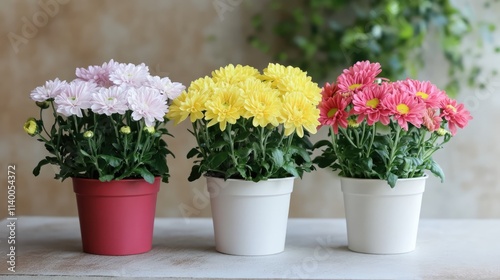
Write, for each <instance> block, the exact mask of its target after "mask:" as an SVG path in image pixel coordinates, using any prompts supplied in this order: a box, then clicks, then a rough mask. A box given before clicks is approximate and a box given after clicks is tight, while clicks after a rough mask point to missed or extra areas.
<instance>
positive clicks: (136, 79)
mask: <svg viewBox="0 0 500 280" xmlns="http://www.w3.org/2000/svg"><path fill="white" fill-rule="evenodd" d="M148 76H149V68H148V67H147V66H146V65H145V64H144V63H141V64H139V65H134V64H132V63H129V64H124V63H122V64H120V65H118V66H117V67H116V68H115V70H114V71H113V72H111V73H110V75H109V79H110V80H111V81H112V82H113V83H115V84H116V85H119V86H126V87H136V88H139V87H141V86H143V85H146V82H147V80H148Z"/></svg>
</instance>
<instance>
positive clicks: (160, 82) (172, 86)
mask: <svg viewBox="0 0 500 280" xmlns="http://www.w3.org/2000/svg"><path fill="white" fill-rule="evenodd" d="M148 85H149V86H150V87H152V88H155V89H157V90H159V91H160V92H161V93H162V94H165V95H166V96H167V97H168V99H170V100H173V99H175V98H177V96H179V95H180V94H181V93H182V91H184V90H185V89H186V87H185V86H184V85H183V84H181V83H177V82H173V83H172V81H170V79H169V78H167V77H164V78H160V77H158V76H148Z"/></svg>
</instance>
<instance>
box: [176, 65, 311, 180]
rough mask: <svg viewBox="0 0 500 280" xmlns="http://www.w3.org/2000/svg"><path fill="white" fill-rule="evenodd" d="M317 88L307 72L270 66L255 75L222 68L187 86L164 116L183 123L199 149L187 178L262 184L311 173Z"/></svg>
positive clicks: (246, 69) (249, 70) (194, 151)
mask: <svg viewBox="0 0 500 280" xmlns="http://www.w3.org/2000/svg"><path fill="white" fill-rule="evenodd" d="M320 92H321V90H320V88H319V87H318V85H317V84H316V83H314V82H313V81H312V79H311V77H309V76H307V73H306V72H304V71H302V70H300V69H299V68H294V67H291V66H288V67H285V66H283V65H279V64H272V63H271V64H269V65H268V67H267V68H265V69H264V70H263V72H262V73H261V72H260V71H259V70H257V69H255V68H253V67H250V66H242V65H236V66H234V65H232V64H230V65H228V66H226V67H222V68H220V69H218V70H215V71H213V72H212V75H211V77H208V76H207V77H203V78H200V79H197V80H195V81H193V82H192V83H191V85H190V86H189V88H188V90H187V91H185V92H183V93H182V94H181V95H180V96H179V97H178V98H176V99H175V100H174V101H173V103H172V105H171V107H170V111H169V113H168V114H167V116H168V117H169V118H170V119H173V120H174V121H175V123H176V124H177V123H180V122H181V121H184V120H185V119H187V118H189V119H190V121H191V122H192V125H193V130H192V131H191V133H192V134H193V135H194V136H195V137H196V140H197V142H198V146H197V147H196V148H194V149H192V150H191V151H190V152H189V154H188V157H189V158H191V157H194V158H196V160H195V166H194V167H193V170H192V173H191V176H190V177H189V180H190V181H193V180H196V179H197V178H199V177H200V176H201V175H202V174H205V173H206V174H207V175H211V176H217V177H222V178H225V179H228V178H238V179H245V180H252V181H260V180H265V179H268V178H280V177H288V176H296V177H301V176H302V174H303V173H304V172H308V171H311V170H312V169H313V165H312V163H311V158H310V154H311V149H312V144H311V143H310V142H309V140H308V135H309V133H313V134H314V133H316V128H317V126H318V125H319V121H318V115H319V110H318V109H317V105H318V103H319V101H320V100H321V94H320Z"/></svg>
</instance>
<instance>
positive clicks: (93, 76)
mask: <svg viewBox="0 0 500 280" xmlns="http://www.w3.org/2000/svg"><path fill="white" fill-rule="evenodd" d="M118 65H120V64H119V63H118V62H115V61H114V60H113V59H111V60H110V61H109V62H104V63H103V64H102V66H97V65H96V66H89V67H88V68H87V69H85V68H76V76H77V77H78V78H79V79H80V80H83V81H89V82H94V83H96V84H97V85H99V86H101V87H106V88H107V87H110V86H112V85H114V83H113V82H112V81H111V80H110V79H109V74H110V73H111V72H113V71H114V70H115V69H116V67H118Z"/></svg>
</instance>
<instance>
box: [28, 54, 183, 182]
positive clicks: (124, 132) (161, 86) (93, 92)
mask: <svg viewBox="0 0 500 280" xmlns="http://www.w3.org/2000/svg"><path fill="white" fill-rule="evenodd" d="M76 76H77V78H76V79H75V80H73V81H71V82H69V83H68V82H66V81H60V80H59V79H55V80H52V81H47V82H46V83H45V85H43V86H40V87H37V88H36V89H34V90H33V91H32V92H31V98H32V99H33V100H34V101H35V102H36V104H37V105H38V107H40V117H39V119H35V118H30V119H28V121H27V122H26V123H25V125H24V130H25V131H26V132H27V133H28V134H29V135H31V136H34V137H37V138H38V140H39V141H41V142H44V143H45V148H46V149H47V151H48V152H49V153H50V156H47V157H45V158H44V159H43V160H41V161H40V162H39V164H38V165H37V166H36V167H35V169H34V170H33V174H34V175H35V176H37V175H39V173H40V169H41V167H42V166H44V165H46V164H52V165H56V166H58V167H59V168H58V169H59V170H58V172H57V173H56V175H55V178H56V179H61V180H64V179H66V178H68V177H80V178H92V179H99V180H101V181H111V180H120V179H128V178H144V179H145V180H146V181H148V182H150V183H152V182H153V181H154V178H155V177H157V176H159V177H162V179H163V181H164V182H167V181H168V177H169V169H168V166H167V159H166V156H167V155H168V154H172V153H171V152H170V151H169V150H168V148H167V143H166V142H165V140H164V139H162V136H163V135H169V133H168V131H167V129H166V128H165V127H164V125H165V123H166V120H167V119H166V118H165V114H166V113H167V112H168V108H169V104H170V102H171V101H172V100H173V99H174V98H176V97H177V96H178V95H179V94H180V93H181V92H182V91H183V90H184V89H185V87H184V86H183V85H182V84H180V83H176V82H171V81H170V79H169V78H167V77H164V78H160V77H158V76H152V75H150V74H149V69H148V67H147V66H146V65H144V64H140V65H134V64H124V63H117V62H115V61H113V60H111V61H109V62H107V63H104V64H103V65H102V66H90V67H88V68H78V69H76ZM47 114H48V115H52V117H53V120H51V121H53V122H52V124H51V125H49V124H47V123H46V119H47V116H46V115H47Z"/></svg>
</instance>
